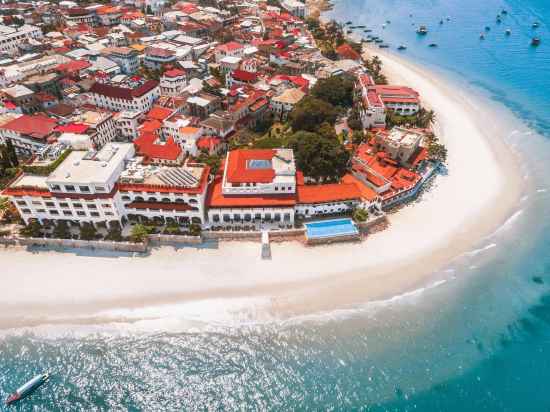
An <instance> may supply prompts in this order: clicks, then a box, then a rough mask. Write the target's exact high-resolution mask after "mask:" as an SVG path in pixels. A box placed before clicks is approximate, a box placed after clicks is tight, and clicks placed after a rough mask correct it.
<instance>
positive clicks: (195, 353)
mask: <svg viewBox="0 0 550 412" xmlns="http://www.w3.org/2000/svg"><path fill="white" fill-rule="evenodd" d="M502 7H505V8H506V9H507V10H508V12H509V14H508V16H507V17H505V18H504V19H503V23H502V24H501V25H500V27H498V29H497V25H496V23H495V16H496V13H497V12H498V11H499V10H500V9H501V8H502ZM411 12H412V13H413V14H414V16H413V18H410V17H409V13H411ZM332 14H333V15H334V16H337V17H338V18H341V19H342V20H343V21H345V20H348V19H351V20H353V21H354V23H355V24H366V25H367V26H369V27H372V28H376V29H377V31H378V32H379V33H383V37H384V38H385V39H387V40H388V41H389V42H390V43H392V44H399V43H405V44H407V45H408V47H409V48H408V50H407V51H406V52H405V53H404V54H403V56H404V57H407V58H410V59H411V60H413V61H416V62H423V63H425V64H428V65H429V66H431V67H433V68H436V69H438V70H443V71H444V72H445V73H446V74H448V75H449V76H451V77H453V76H456V77H459V78H460V79H461V80H462V81H466V82H468V83H469V84H470V85H471V86H472V87H477V88H478V89H479V90H480V92H482V93H485V94H487V95H488V96H490V97H491V98H493V99H494V100H495V101H496V102H500V103H504V104H505V105H506V106H507V107H508V108H510V109H511V110H512V111H513V112H514V113H515V114H516V116H517V117H518V118H519V119H521V120H522V121H523V122H525V123H526V124H527V125H528V126H530V127H532V128H533V132H526V131H524V130H523V128H521V127H520V126H518V127H517V130H518V131H517V132H513V130H511V131H510V135H511V137H510V144H514V145H516V146H517V147H518V148H519V149H520V151H521V152H522V154H523V155H524V156H525V159H527V161H528V167H527V171H528V174H529V180H530V182H532V186H533V189H532V190H528V191H527V193H526V196H525V197H524V198H523V199H522V202H521V206H520V209H518V211H517V212H516V213H515V214H514V216H513V217H512V218H510V219H509V221H508V222H506V223H505V224H504V225H503V227H502V228H500V229H499V230H497V231H496V232H495V234H494V235H493V236H491V237H488V238H486V239H483V240H482V241H480V242H479V244H478V245H476V246H475V247H474V248H472V250H471V251H470V252H469V253H466V254H464V255H463V256H461V257H459V258H457V259H456V260H455V261H453V262H451V264H450V265H449V266H448V267H447V268H445V269H444V270H443V271H442V272H441V273H439V274H438V275H437V279H436V280H435V281H434V282H433V283H431V284H430V285H428V286H427V287H425V288H422V289H419V290H417V291H412V292H409V293H407V294H404V295H402V296H399V297H395V298H393V299H389V300H387V301H383V302H371V303H368V304H364V305H358V306H354V307H346V308H341V309H340V310H338V311H334V312H331V313H322V314H318V315H312V316H307V317H302V318H297V319H293V320H287V321H284V322H283V321H275V320H274V321H272V322H266V323H262V324H254V323H250V322H247V323H246V324H241V325H239V324H230V323H226V322H218V323H215V324H212V323H207V324H204V323H202V322H200V319H199V320H197V318H195V317H193V318H192V319H191V318H190V319H187V320H188V322H183V323H182V322H181V321H180V322H178V321H176V320H174V319H171V318H169V319H164V320H162V321H160V322H158V323H155V324H154V325H149V326H151V327H146V326H147V325H143V324H133V325H127V324H111V325H106V326H105V327H101V328H86V327H75V328H71V329H68V328H67V327H63V326H59V327H52V328H51V329H41V330H35V331H34V332H25V333H23V334H8V335H7V336H6V335H4V336H3V337H1V338H0V371H1V372H0V396H5V395H6V394H7V393H8V392H9V391H11V390H13V389H15V388H16V387H17V386H19V384H20V383H22V382H23V381H25V380H26V379H27V378H29V377H30V376H32V375H33V374H35V373H37V372H38V371H41V370H44V369H48V370H51V371H52V372H53V373H54V377H53V379H52V381H51V382H50V383H49V384H48V385H46V386H44V387H42V388H41V389H40V390H39V391H38V392H37V393H35V394H34V395H33V396H32V397H31V398H29V399H28V400H26V401H24V402H23V403H21V404H20V405H18V406H17V407H16V408H14V410H29V409H30V408H31V407H34V408H35V410H81V411H92V410H107V409H109V410H163V411H165V410H174V411H175V410H178V411H179V410H204V409H216V410H232V409H251V410H267V409H269V410H289V409H290V410H292V409H294V410H306V409H311V410H319V409H326V410H349V409H353V410H356V409H363V410H368V411H412V410H421V411H427V410H429V411H464V410H472V411H545V410H548V409H549V408H550V396H548V391H547V390H546V388H545V386H546V383H547V382H548V381H549V379H550V356H549V355H548V351H550V256H549V254H548V246H549V245H550V219H549V217H550V207H549V206H548V204H549V200H550V191H548V190H547V189H550V178H549V177H550V173H549V172H550V166H549V165H550V144H549V143H548V141H547V137H540V136H539V135H538V134H542V135H545V136H548V135H550V95H549V94H548V92H547V91H548V90H550V76H548V72H549V69H550V36H548V26H547V25H548V24H550V4H549V3H548V2H544V1H542V0H539V1H536V0H515V1H510V2H501V1H496V0H487V1H483V2H480V1H473V0H462V1H459V0H446V1H443V0H441V1H436V0H431V1H430V0H407V1H406V0H393V1H383V2H381V1H376V2H375V1H357V0H340V1H338V2H337V3H336V7H335V10H334V11H333V12H332ZM445 16H451V21H450V22H444V24H443V25H442V26H441V27H440V26H439V24H438V22H439V20H440V18H441V17H445ZM387 18H389V19H391V21H392V22H391V24H389V25H388V27H387V28H386V29H382V28H381V24H382V22H383V21H385V20H386V19H387ZM535 19H536V20H538V21H540V22H541V28H540V29H539V30H538V31H539V32H540V35H541V37H542V38H543V43H542V45H541V46H540V47H539V48H538V49H536V50H534V49H532V48H530V47H529V45H528V43H529V39H530V37H531V35H532V29H531V28H530V27H529V26H530V23H531V22H532V21H534V20H535ZM411 20H414V21H415V22H416V23H418V24H426V25H428V26H429V28H430V34H429V35H428V37H427V38H426V39H419V38H417V36H416V34H415V33H414V28H413V27H412V26H411ZM487 24H489V25H490V26H491V28H492V30H491V32H490V33H489V34H488V35H487V39H486V40H485V41H483V42H480V41H479V39H478V37H479V32H480V31H481V30H483V27H484V26H485V25H487ZM508 27H509V28H511V29H512V32H513V34H512V36H510V38H505V36H504V30H505V29H506V28H508ZM546 39H547V41H548V44H546V41H545V40H546ZM432 41H435V42H437V43H438V44H439V45H440V47H439V48H438V49H435V50H434V49H429V48H427V46H426V44H427V43H430V42H432ZM494 121H504V120H503V119H494ZM137 330H140V331H139V332H138V331H137ZM160 330H168V331H169V332H159V331H160Z"/></svg>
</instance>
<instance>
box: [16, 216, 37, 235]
mask: <svg viewBox="0 0 550 412" xmlns="http://www.w3.org/2000/svg"><path fill="white" fill-rule="evenodd" d="M19 234H20V235H21V236H23V237H41V236H42V225H41V224H40V222H38V220H31V221H30V222H29V224H28V225H27V226H25V227H24V228H22V229H21V230H20V231H19Z"/></svg>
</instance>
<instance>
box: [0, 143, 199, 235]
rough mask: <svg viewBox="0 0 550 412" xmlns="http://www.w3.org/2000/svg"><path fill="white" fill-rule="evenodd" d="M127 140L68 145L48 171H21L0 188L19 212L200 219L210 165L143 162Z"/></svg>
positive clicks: (47, 216)
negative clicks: (91, 146)
mask: <svg viewBox="0 0 550 412" xmlns="http://www.w3.org/2000/svg"><path fill="white" fill-rule="evenodd" d="M141 162H142V158H140V157H135V149H134V145H133V144H131V143H108V144H107V145H105V146H104V147H103V148H102V149H101V150H100V151H99V152H96V151H93V150H92V151H88V152H86V151H73V152H71V153H70V155H69V156H68V157H67V158H66V159H65V160H64V161H63V162H62V163H61V164H60V165H59V166H58V167H57V168H56V169H55V171H54V172H53V173H51V174H50V175H49V176H36V175H27V174H22V175H21V176H19V177H18V178H17V179H15V181H14V182H12V183H11V184H10V185H9V187H8V188H7V189H6V190H4V192H3V194H4V195H5V196H8V197H9V199H10V201H11V202H12V203H13V204H14V205H15V206H16V207H17V210H18V211H19V213H20V215H21V217H22V218H23V220H24V221H25V223H28V222H29V220H30V219H37V220H38V221H39V222H41V223H44V222H49V221H58V220H66V221H72V222H75V223H78V224H80V223H83V222H89V223H92V224H98V223H100V222H110V221H117V222H119V223H124V222H126V221H127V220H137V221H140V220H143V219H144V218H148V219H155V220H156V219H159V220H160V221H161V222H164V221H165V220H166V219H168V218H172V219H173V220H175V221H178V222H180V223H191V222H194V223H199V224H202V223H204V220H205V215H206V213H205V199H206V193H207V188H208V183H209V181H208V177H209V168H208V167H204V166H202V165H186V166H183V167H158V166H145V165H143V164H142V163H141Z"/></svg>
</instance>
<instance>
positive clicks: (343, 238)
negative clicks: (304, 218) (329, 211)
mask: <svg viewBox="0 0 550 412" xmlns="http://www.w3.org/2000/svg"><path fill="white" fill-rule="evenodd" d="M331 222H334V223H336V222H339V223H340V224H336V225H334V226H330V223H331ZM342 222H345V223H342ZM321 225H322V226H321ZM304 226H305V227H306V233H305V235H306V243H307V244H308V245H317V244H328V243H333V242H347V241H358V240H360V239H361V234H360V231H359V229H358V228H357V226H356V225H355V223H354V222H353V220H352V219H350V218H340V219H329V220H320V221H315V222H309V223H305V224H304ZM320 226H321V229H324V228H325V227H326V228H327V232H326V233H321V232H322V230H321V231H319V233H315V231H314V230H313V229H315V228H318V227H320Z"/></svg>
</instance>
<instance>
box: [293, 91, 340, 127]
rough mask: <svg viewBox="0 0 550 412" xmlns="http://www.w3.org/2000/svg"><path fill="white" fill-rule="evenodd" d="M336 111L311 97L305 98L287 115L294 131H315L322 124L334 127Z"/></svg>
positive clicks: (327, 104) (329, 105)
mask: <svg viewBox="0 0 550 412" xmlns="http://www.w3.org/2000/svg"><path fill="white" fill-rule="evenodd" d="M337 116H338V111H337V110H336V109H335V108H334V107H333V106H332V105H331V104H329V103H327V102H325V101H323V100H320V99H317V98H315V97H312V96H306V97H304V98H303V99H302V100H300V102H299V103H298V104H297V105H296V106H295V107H294V109H293V110H292V111H291V112H290V114H289V119H290V125H291V126H292V129H293V130H294V131H298V130H306V131H309V132H314V131H316V130H317V129H318V128H319V126H320V125H321V124H322V123H323V122H327V123H329V124H332V125H334V122H335V121H336V117H337Z"/></svg>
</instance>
